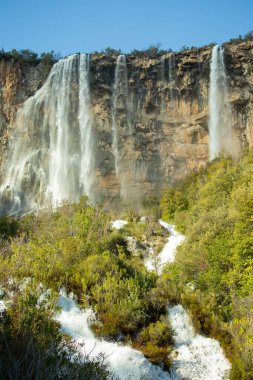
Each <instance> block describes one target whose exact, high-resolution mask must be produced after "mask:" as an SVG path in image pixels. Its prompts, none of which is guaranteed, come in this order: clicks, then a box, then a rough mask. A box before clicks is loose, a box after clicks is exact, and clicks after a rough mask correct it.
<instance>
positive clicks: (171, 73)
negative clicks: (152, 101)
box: [169, 53, 176, 110]
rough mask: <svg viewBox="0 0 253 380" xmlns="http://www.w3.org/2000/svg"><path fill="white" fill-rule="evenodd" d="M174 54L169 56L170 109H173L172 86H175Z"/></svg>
mask: <svg viewBox="0 0 253 380" xmlns="http://www.w3.org/2000/svg"><path fill="white" fill-rule="evenodd" d="M175 66H176V65H175V55H174V54H173V53H171V54H170V56H169V89H170V109H171V110H173V109H174V103H175V96H174V90H173V87H175Z"/></svg>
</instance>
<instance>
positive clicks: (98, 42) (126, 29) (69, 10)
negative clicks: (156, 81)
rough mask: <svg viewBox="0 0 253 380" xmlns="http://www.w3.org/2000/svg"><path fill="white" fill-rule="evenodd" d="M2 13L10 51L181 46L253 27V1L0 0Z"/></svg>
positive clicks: (2, 38)
mask: <svg viewBox="0 0 253 380" xmlns="http://www.w3.org/2000/svg"><path fill="white" fill-rule="evenodd" d="M0 15H1V19H0V48H1V47H3V48H4V49H5V50H10V49H12V48H16V49H26V48H29V49H31V50H34V51H36V52H43V51H50V50H55V51H56V52H60V53H61V54H62V55H66V54H69V53H73V52H79V51H81V52H91V51H94V50H101V49H104V48H106V47H107V46H110V47H113V48H120V49H121V50H122V51H123V52H129V51H131V50H132V49H134V48H136V49H144V48H147V47H149V46H150V45H151V44H156V43H161V47H162V48H163V49H168V48H172V49H173V50H179V49H180V48H181V47H182V46H183V45H186V46H193V45H194V46H201V45H205V44H208V43H210V42H217V43H222V42H225V41H227V40H229V39H230V38H232V37H237V36H238V35H239V34H241V35H244V34H245V33H247V32H248V31H250V30H252V29H253V0H145V1H144V0H135V1H134V0H124V1H121V0H118V1H116V0H0Z"/></svg>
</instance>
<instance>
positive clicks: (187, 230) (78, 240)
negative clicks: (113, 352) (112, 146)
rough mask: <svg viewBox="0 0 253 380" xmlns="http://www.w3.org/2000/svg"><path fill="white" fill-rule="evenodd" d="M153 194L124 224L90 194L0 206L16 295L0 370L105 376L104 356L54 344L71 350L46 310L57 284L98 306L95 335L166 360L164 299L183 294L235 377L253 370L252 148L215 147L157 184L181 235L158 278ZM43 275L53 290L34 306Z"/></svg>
mask: <svg viewBox="0 0 253 380" xmlns="http://www.w3.org/2000/svg"><path fill="white" fill-rule="evenodd" d="M156 204H157V203H156V200H155V199H154V200H151V202H150V203H149V204H148V203H147V204H146V207H149V211H151V210H152V213H153V215H155V216H153V217H148V218H146V219H145V220H140V217H139V216H138V214H136V213H135V212H133V211H131V210H130V211H128V212H127V215H125V218H126V219H127V220H128V221H129V223H128V224H127V225H126V226H125V227H124V228H123V229H122V230H120V231H117V230H113V229H112V228H111V220H112V219H113V216H112V215H111V214H110V213H109V212H106V211H103V210H102V208H101V207H99V206H97V207H93V206H91V205H90V204H89V202H88V200H87V198H82V199H81V200H80V202H79V203H77V204H72V205H69V204H66V205H64V206H62V207H61V208H59V209H58V210H57V211H56V212H51V211H43V212H41V213H39V214H38V215H28V216H26V217H24V218H22V219H20V220H13V219H11V218H9V217H4V218H0V234H1V245H0V248H1V260H0V278H1V287H2V288H4V289H5V290H6V293H7V299H8V297H9V299H10V298H12V300H13V303H12V304H9V307H8V309H7V312H6V314H5V315H4V316H3V317H2V318H0V357H1V367H0V371H2V372H0V376H2V377H3V378H7V379H8V378H14V379H15V376H16V378H18V377H17V375H15V374H17V371H19V373H21V374H22V376H23V378H29V377H28V375H27V373H28V372H29V371H30V372H29V373H31V374H32V375H31V378H34V377H36V373H40V374H41V378H43V374H45V373H47V378H49V379H51V378H52V379H54V378H61V376H63V375H62V373H64V371H66V370H67V371H68V373H69V374H70V375H69V378H75V376H77V374H80V375H78V376H80V378H81V377H82V376H88V377H89V378H92V379H93V378H94V379H96V377H95V373H96V374H99V375H98V377H97V378H101V379H103V378H108V376H109V373H108V371H107V369H106V367H105V366H104V363H103V360H102V361H100V362H90V361H87V363H86V365H80V362H79V361H78V360H76V361H75V362H72V363H70V362H69V360H68V357H67V356H66V351H59V349H58V348H59V347H62V346H65V347H66V346H67V347H68V349H69V352H72V350H74V348H73V347H72V346H71V342H68V341H66V338H65V337H64V336H62V335H61V334H60V333H59V326H58V325H57V323H56V322H55V321H54V320H53V318H52V316H53V315H54V314H55V312H56V306H55V305H56V300H57V297H58V291H59V289H60V288H61V287H62V286H64V287H65V288H66V289H67V290H68V291H74V293H75V294H76V295H77V297H78V301H79V303H80V304H81V305H82V306H83V307H87V306H91V307H92V308H93V309H94V310H95V312H96V314H97V317H98V318H97V321H96V322H95V323H94V324H93V326H92V328H93V330H94V332H95V333H96V334H97V335H101V336H104V337H106V338H107V339H115V338H118V337H119V336H121V339H122V340H123V341H124V342H128V343H131V344H132V345H133V346H134V347H135V348H137V349H140V350H141V351H142V352H143V353H144V354H145V356H146V357H147V358H149V359H150V360H151V361H152V362H153V363H155V364H161V363H163V364H164V365H165V367H167V368H169V366H170V360H171V359H170V353H171V351H172V345H173V332H172V330H171V326H170V325H169V323H168V319H167V318H165V317H164V315H165V313H166V305H167V302H168V300H169V301H170V302H171V303H173V302H181V303H182V304H184V305H185V306H186V307H187V308H188V309H189V310H190V311H191V313H192V316H193V320H194V323H195V326H196V328H197V329H198V330H199V331H201V332H203V333H208V334H210V335H211V336H213V337H215V338H217V339H218V340H219V341H220V342H221V344H222V346H223V348H224V349H225V350H226V353H227V355H228V357H229V359H230V360H231V363H232V366H233V368H232V373H231V378H232V379H234V380H236V379H245V380H246V379H247V380H249V379H252V378H253V344H252V342H253V293H252V288H253V276H252V273H253V219H252V215H253V152H252V151H250V152H249V153H247V154H245V155H244V157H242V158H241V159H240V160H238V161H237V162H236V161H233V160H232V159H229V158H224V157H221V158H220V159H219V160H216V161H214V162H213V163H212V164H210V165H209V166H208V167H207V168H206V169H202V170H201V171H200V172H199V173H197V174H193V175H191V176H190V177H188V178H187V179H186V180H185V181H184V182H183V183H181V184H180V185H178V187H176V188H173V189H172V188H171V189H167V190H166V191H165V192H164V195H163V197H162V200H161V211H162V217H163V219H165V220H167V221H173V222H174V223H176V225H177V227H178V229H180V230H181V231H182V232H183V233H184V234H185V235H186V237H187V239H186V241H185V243H184V244H183V245H182V246H181V247H180V248H179V250H178V253H177V256H176V260H175V262H174V263H173V264H169V265H167V267H165V270H164V273H163V275H162V276H161V277H160V278H157V276H156V275H155V273H150V272H147V271H146V268H145V266H144V258H145V251H146V250H147V248H148V247H150V246H152V247H153V248H155V251H157V252H158V251H159V250H160V249H161V246H162V245H163V243H164V230H163V229H162V228H161V226H159V224H158V223H156V222H155V220H157V219H158V217H159V212H158V211H157V208H156ZM128 236H133V237H134V240H132V241H131V242H132V243H131V244H132V246H131V244H130V243H129V241H128V240H127V237H128ZM133 247H134V248H133ZM27 278H30V280H29V281H28V282H27V284H26V285H25V287H22V291H20V284H21V285H22V284H23V283H24V280H25V279H27ZM10 279H11V281H10ZM41 283H42V284H43V286H45V287H46V288H50V289H51V295H50V301H48V304H42V305H40V308H39V309H38V307H37V305H38V298H39V295H40V290H39V289H40V286H41V285H40V284H41ZM10 292H12V293H10ZM10 294H12V296H11V297H10ZM48 305H49V306H48ZM64 352H65V354H64ZM38 358H39V360H38ZM55 363H57V365H58V366H57V369H58V370H57V376H58V377H57V376H56V372H55V371H53V368H55V365H56V364H55ZM8 371H9V372H8ZM15 371H16V372H15ZM50 371H51V372H50ZM85 371H86V372H85ZM89 371H90V372H89ZM84 374H85V375H84ZM87 374H89V375H87ZM50 376H51V377H50ZM54 376H55V377H54ZM71 376H72V377H71ZM99 376H100V377H99ZM21 378H22V377H21Z"/></svg>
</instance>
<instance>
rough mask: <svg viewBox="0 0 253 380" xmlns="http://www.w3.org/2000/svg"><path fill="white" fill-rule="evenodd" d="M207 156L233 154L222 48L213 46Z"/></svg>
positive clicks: (214, 156)
mask: <svg viewBox="0 0 253 380" xmlns="http://www.w3.org/2000/svg"><path fill="white" fill-rule="evenodd" d="M209 115H210V116H209V138H210V142H209V157H210V160H213V159H214V158H216V157H218V155H219V154H220V153H228V154H230V155H233V154H234V142H233V130H232V111H231V106H230V103H229V99H228V87H227V76H226V70H225V63H224V49H223V47H221V46H218V45H216V46H214V48H213V50H212V57H211V64H210V89H209Z"/></svg>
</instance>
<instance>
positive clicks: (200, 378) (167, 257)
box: [146, 220, 230, 380]
mask: <svg viewBox="0 0 253 380" xmlns="http://www.w3.org/2000/svg"><path fill="white" fill-rule="evenodd" d="M160 224H161V225H162V226H163V227H164V228H166V229H167V230H168V231H169V232H170V236H169V238H168V241H167V243H166V244H165V245H164V248H163V249H162V251H161V252H160V254H159V256H160V262H159V265H160V266H159V265H158V273H160V272H161V269H162V267H163V266H164V265H165V264H166V263H171V262H173V261H174V259H175V253H176V250H177V247H178V246H179V245H180V244H182V242H183V241H184V236H183V235H181V234H180V233H178V232H177V231H176V229H175V226H174V225H171V224H169V223H166V222H164V221H162V220H160ZM146 265H147V268H148V269H149V270H150V269H151V270H154V267H153V268H152V267H150V263H146ZM168 318H169V321H170V323H171V325H172V327H173V330H174V332H175V353H176V355H175V359H174V361H173V366H172V369H171V372H172V373H171V376H172V378H173V379H175V380H176V379H184V380H222V379H224V378H225V377H226V376H227V374H228V372H229V369H230V363H229V362H228V360H227V359H226V358H225V356H224V354H223V351H222V349H221V347H220V345H219V342H218V341H216V340H215V339H210V338H206V337H204V336H202V335H199V334H196V333H195V331H194V328H193V325H192V323H191V320H190V317H189V315H188V314H187V312H186V310H185V309H184V308H183V307H182V306H181V305H176V306H173V307H169V308H168Z"/></svg>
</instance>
